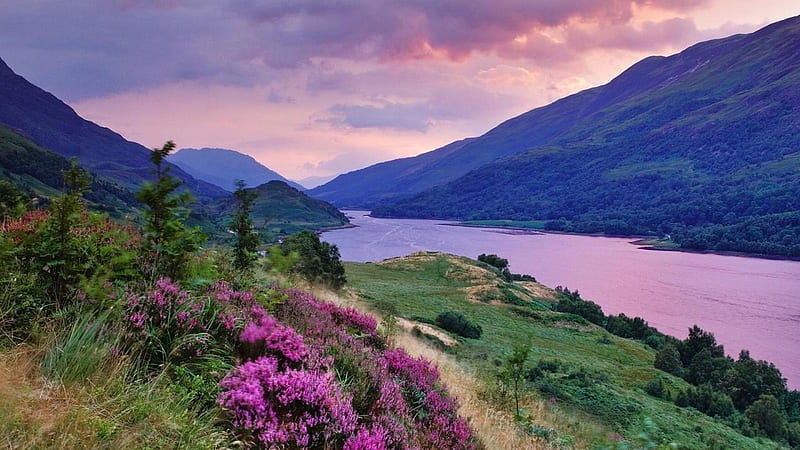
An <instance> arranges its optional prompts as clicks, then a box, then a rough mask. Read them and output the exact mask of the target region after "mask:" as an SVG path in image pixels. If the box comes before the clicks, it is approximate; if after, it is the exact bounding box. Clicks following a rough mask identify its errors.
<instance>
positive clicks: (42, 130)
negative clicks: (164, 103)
mask: <svg viewBox="0 0 800 450" xmlns="http://www.w3.org/2000/svg"><path fill="white" fill-rule="evenodd" d="M0 123H1V124H5V125H6V126H8V127H9V128H11V129H13V130H15V131H17V132H19V133H20V134H22V135H24V136H25V137H27V138H28V139H30V140H32V141H34V142H35V143H37V144H38V145H40V146H42V147H44V148H47V149H48V150H51V151H53V152H55V153H58V154H59V155H61V156H64V157H66V158H71V157H73V156H76V157H78V159H79V162H80V164H81V165H82V166H84V167H86V168H87V169H89V170H91V171H92V172H94V173H97V174H99V175H102V176H105V177H107V178H110V179H112V180H115V181H117V182H119V183H120V184H122V185H123V186H125V187H126V188H136V187H137V186H138V185H140V184H141V183H142V182H143V181H145V180H149V179H151V178H152V175H151V166H152V165H151V163H150V160H149V157H150V152H149V150H148V149H147V148H145V147H143V146H142V145H140V144H137V143H135V142H130V141H128V140H125V138H123V137H122V136H120V135H119V134H117V133H115V132H114V131H112V130H110V129H108V128H104V127H101V126H99V125H97V124H95V123H93V122H90V121H88V120H85V119H83V118H81V117H80V116H79V115H78V114H76V113H75V111H74V110H73V109H72V108H70V107H69V106H68V105H66V104H65V103H64V102H62V101H61V100H59V99H58V98H56V97H55V96H53V95H52V94H50V93H48V92H45V91H44V90H42V89H40V88H38V87H36V86H34V85H33V84H31V83H29V82H28V81H27V80H25V79H24V78H23V77H21V76H19V75H17V74H15V73H14V72H13V71H12V70H11V69H10V68H9V67H8V66H7V65H6V64H5V63H4V62H3V61H2V59H0ZM172 173H173V174H174V175H176V176H177V177H179V178H180V179H181V180H183V181H184V182H185V184H186V187H187V188H188V189H189V190H190V191H191V192H192V193H193V194H194V195H195V196H197V197H198V198H200V199H207V198H217V197H220V196H223V195H224V194H225V193H224V191H222V190H221V189H220V188H218V187H217V186H213V185H210V184H208V183H206V182H203V181H198V180H195V179H194V178H193V177H192V176H190V175H189V174H187V173H186V172H184V171H183V170H181V169H179V168H178V167H174V168H173V170H172Z"/></svg>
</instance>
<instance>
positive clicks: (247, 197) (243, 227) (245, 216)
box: [230, 180, 259, 270]
mask: <svg viewBox="0 0 800 450" xmlns="http://www.w3.org/2000/svg"><path fill="white" fill-rule="evenodd" d="M233 196H234V197H235V198H236V214H234V216H233V220H231V223H230V227H231V230H232V231H233V232H234V233H235V234H236V243H235V244H234V247H233V266H234V267H235V268H237V269H239V270H249V269H250V268H251V267H252V266H253V262H254V261H255V259H256V254H255V252H256V248H258V244H259V238H258V233H256V232H254V231H253V221H252V219H250V214H251V213H252V212H253V202H254V201H255V200H256V198H257V197H258V194H257V193H256V192H255V191H252V190H245V182H244V181H243V180H237V181H236V192H234V193H233Z"/></svg>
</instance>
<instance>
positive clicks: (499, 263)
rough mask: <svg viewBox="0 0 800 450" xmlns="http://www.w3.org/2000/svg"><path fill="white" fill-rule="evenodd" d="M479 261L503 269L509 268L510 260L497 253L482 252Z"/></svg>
mask: <svg viewBox="0 0 800 450" xmlns="http://www.w3.org/2000/svg"><path fill="white" fill-rule="evenodd" d="M478 261H480V262H484V263H486V264H489V265H490V266H493V267H496V268H498V269H499V270H501V271H502V270H503V269H506V268H508V260H507V259H505V258H501V257H499V256H497V255H494V254H492V255H487V254H485V253H482V254H480V255H478Z"/></svg>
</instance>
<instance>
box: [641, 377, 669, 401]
mask: <svg viewBox="0 0 800 450" xmlns="http://www.w3.org/2000/svg"><path fill="white" fill-rule="evenodd" d="M644 391H645V392H647V393H648V394H650V395H652V396H653V397H656V398H664V394H666V393H667V392H666V391H665V390H664V382H662V381H661V379H659V378H655V379H652V380H650V381H648V382H647V384H645V385H644Z"/></svg>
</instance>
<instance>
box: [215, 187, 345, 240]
mask: <svg viewBox="0 0 800 450" xmlns="http://www.w3.org/2000/svg"><path fill="white" fill-rule="evenodd" d="M250 190H253V191H255V192H256V193H257V194H258V197H256V200H255V203H254V204H253V214H252V215H251V217H252V219H253V225H254V227H255V228H256V230H258V232H259V233H260V234H261V237H262V239H264V240H265V241H267V242H272V241H275V240H276V239H278V238H279V237H282V236H286V235H289V234H293V233H297V232H299V231H303V230H314V231H316V230H321V229H325V228H332V227H340V226H344V225H347V224H348V223H349V221H348V220H347V217H346V216H345V215H344V214H342V212H341V211H339V210H338V209H337V208H336V207H335V206H333V205H331V204H329V203H326V202H324V201H322V200H317V199H313V198H311V197H309V196H307V195H306V194H304V193H302V192H300V191H298V190H297V189H295V188H293V187H291V186H289V185H288V184H286V183H284V182H282V181H270V182H269V183H265V184H262V185H261V186H258V187H255V188H250ZM235 205H236V204H235V202H234V201H233V197H227V198H223V199H220V200H217V201H216V202H214V203H213V204H211V205H209V207H208V211H209V214H210V215H211V216H212V217H215V221H216V222H217V224H218V225H219V226H220V227H221V228H222V229H227V224H228V223H229V222H230V219H231V216H232V214H233V212H234V210H235V207H236V206H235Z"/></svg>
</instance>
